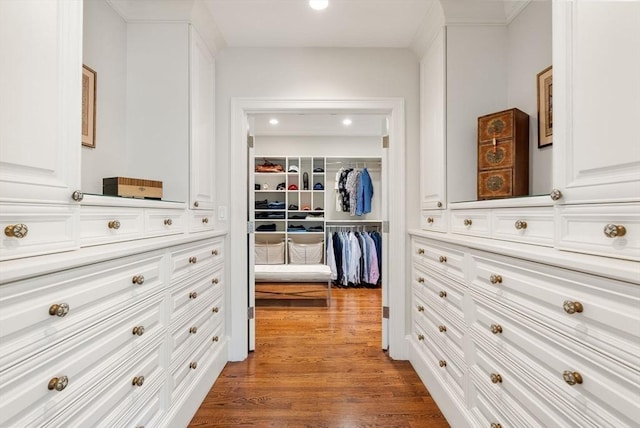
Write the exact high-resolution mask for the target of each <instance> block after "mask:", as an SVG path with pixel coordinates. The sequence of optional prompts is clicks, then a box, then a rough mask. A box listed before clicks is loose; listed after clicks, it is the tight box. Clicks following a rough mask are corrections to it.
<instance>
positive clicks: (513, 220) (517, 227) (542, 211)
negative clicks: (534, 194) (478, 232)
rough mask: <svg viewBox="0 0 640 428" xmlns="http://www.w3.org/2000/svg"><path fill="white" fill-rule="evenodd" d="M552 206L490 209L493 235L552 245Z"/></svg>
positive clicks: (512, 239) (529, 242)
mask: <svg viewBox="0 0 640 428" xmlns="http://www.w3.org/2000/svg"><path fill="white" fill-rule="evenodd" d="M553 219H554V215H553V207H539V208H522V209H500V210H493V211H492V222H493V224H492V227H491V230H492V232H493V237H494V238H496V239H503V240H505V241H514V242H523V243H526V244H535V245H544V246H549V247H551V246H553V230H554V221H553Z"/></svg>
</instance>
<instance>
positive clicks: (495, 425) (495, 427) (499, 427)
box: [491, 422, 502, 428]
mask: <svg viewBox="0 0 640 428" xmlns="http://www.w3.org/2000/svg"><path fill="white" fill-rule="evenodd" d="M491 428H502V425H500V424H498V423H496V422H491Z"/></svg>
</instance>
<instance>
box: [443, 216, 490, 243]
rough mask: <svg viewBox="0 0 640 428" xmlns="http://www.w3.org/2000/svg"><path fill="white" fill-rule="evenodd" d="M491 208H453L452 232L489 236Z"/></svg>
mask: <svg viewBox="0 0 640 428" xmlns="http://www.w3.org/2000/svg"><path fill="white" fill-rule="evenodd" d="M490 215H491V210H488V209H482V210H452V211H451V232H452V233H457V234H460V235H471V236H481V237H489V236H490V235H491V222H490Z"/></svg>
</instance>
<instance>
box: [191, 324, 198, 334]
mask: <svg viewBox="0 0 640 428" xmlns="http://www.w3.org/2000/svg"><path fill="white" fill-rule="evenodd" d="M197 332H198V327H196V326H195V325H194V326H193V327H191V328H190V329H189V333H191V334H196V333H197Z"/></svg>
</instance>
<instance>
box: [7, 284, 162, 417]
mask: <svg viewBox="0 0 640 428" xmlns="http://www.w3.org/2000/svg"><path fill="white" fill-rule="evenodd" d="M160 302H161V301H160V300H159V298H158V297H157V296H156V297H153V298H150V299H147V300H145V301H143V302H141V303H139V304H138V305H136V307H135V308H130V309H129V310H127V311H126V312H124V313H121V314H118V315H116V316H115V317H114V318H115V319H114V318H111V319H109V320H108V321H105V322H102V323H99V324H96V325H94V326H91V324H90V323H87V324H86V325H85V326H84V328H83V329H78V333H77V334H76V335H75V336H72V337H71V338H69V339H68V340H66V341H64V342H61V343H58V344H56V345H53V346H50V347H48V348H46V349H44V350H43V351H42V352H41V353H40V354H39V355H37V356H35V357H33V358H30V359H27V360H23V361H21V362H20V364H18V365H15V366H12V367H10V368H9V369H2V371H0V382H1V383H2V385H3V387H2V391H1V393H0V394H1V397H0V415H1V416H0V417H1V418H2V419H1V420H0V426H31V425H40V424H45V425H48V424H47V423H46V421H48V420H49V419H51V418H53V417H57V415H58V414H59V412H60V411H62V410H64V409H67V407H69V406H70V405H71V404H72V403H74V402H75V401H76V400H78V399H80V398H81V397H83V396H85V395H86V394H87V391H89V390H91V389H92V388H94V387H95V385H99V384H100V383H101V382H103V381H104V382H107V383H109V382H108V381H109V378H108V374H109V373H110V372H112V371H114V370H115V369H116V368H117V367H119V366H120V365H122V364H123V363H124V362H125V361H127V359H128V358H129V356H130V355H132V354H133V352H134V351H135V349H136V347H137V346H139V347H145V346H148V344H150V343H154V341H157V342H160V340H159V339H160V338H161V337H162V336H163V335H164V329H163V328H161V323H160V321H159V319H160V318H161V317H160V315H159V314H160V313H161V311H160V309H159V307H160ZM141 320H143V321H142V322H146V323H147V325H148V326H149V327H148V329H149V330H148V331H147V332H145V334H144V335H143V336H134V335H133V334H132V329H133V327H134V326H137V325H139V323H140V322H141ZM145 320H146V321H145ZM63 377H66V379H67V380H68V383H67V385H66V387H65V388H64V389H62V390H60V391H58V390H55V389H54V390H49V384H50V382H51V381H52V379H54V378H58V379H62V378H63ZM52 426H55V425H52Z"/></svg>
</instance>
